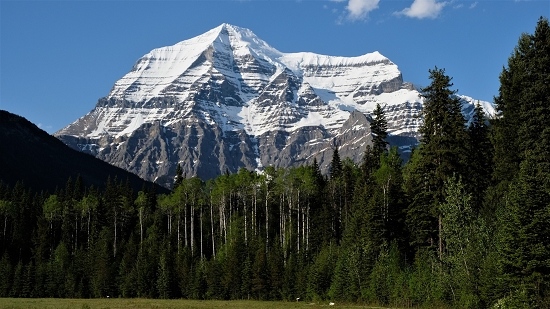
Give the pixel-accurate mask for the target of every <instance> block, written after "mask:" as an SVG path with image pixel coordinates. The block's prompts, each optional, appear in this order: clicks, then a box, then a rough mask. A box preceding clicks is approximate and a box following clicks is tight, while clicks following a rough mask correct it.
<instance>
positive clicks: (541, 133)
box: [492, 17, 550, 308]
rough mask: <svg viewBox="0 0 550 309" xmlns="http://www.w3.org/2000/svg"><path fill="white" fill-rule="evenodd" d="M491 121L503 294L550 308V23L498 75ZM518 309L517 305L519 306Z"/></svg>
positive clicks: (524, 40)
mask: <svg viewBox="0 0 550 309" xmlns="http://www.w3.org/2000/svg"><path fill="white" fill-rule="evenodd" d="M500 83H501V85H500V89H499V95H498V96H497V97H495V103H496V105H497V110H498V112H499V115H498V117H497V118H496V119H494V120H492V124H493V128H494V130H493V134H492V141H493V144H494V148H495V156H494V162H495V171H494V174H493V179H494V180H495V182H497V183H496V185H495V191H496V193H494V194H493V195H494V196H496V197H494V198H493V200H494V204H495V205H496V207H500V208H497V213H498V214H499V217H500V220H499V225H498V231H499V234H500V237H499V239H500V241H499V243H498V248H497V249H498V253H499V256H500V259H499V261H498V265H499V268H500V272H501V274H500V276H499V278H500V279H501V282H502V285H501V286H500V289H501V290H500V297H505V299H506V300H507V301H509V302H511V303H515V304H520V303H521V304H522V306H523V307H531V308H536V307H539V308H546V307H548V306H550V300H549V299H550V295H549V286H548V284H547V282H549V281H550V277H549V276H550V269H549V268H550V266H549V265H550V264H549V262H548V261H549V260H550V256H549V255H548V252H550V248H549V243H550V242H549V241H548V239H549V238H550V227H549V225H548V222H549V221H550V218H549V214H550V181H549V180H548V179H549V175H550V159H549V158H550V25H549V23H548V19H547V18H542V17H541V18H540V19H539V21H538V23H537V26H536V28H535V32H534V34H526V33H525V34H522V35H521V37H520V39H519V41H518V45H517V46H516V47H515V48H514V51H513V53H512V55H511V56H510V58H509V59H508V67H506V68H503V70H502V73H501V75H500ZM518 306H519V305H518Z"/></svg>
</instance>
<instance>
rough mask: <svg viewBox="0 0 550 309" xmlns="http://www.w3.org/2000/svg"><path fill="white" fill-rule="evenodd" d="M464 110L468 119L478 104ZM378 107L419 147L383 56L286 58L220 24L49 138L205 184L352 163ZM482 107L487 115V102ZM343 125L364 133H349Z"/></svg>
mask: <svg viewBox="0 0 550 309" xmlns="http://www.w3.org/2000/svg"><path fill="white" fill-rule="evenodd" d="M461 99H462V100H463V103H464V104H463V113H464V114H465V115H466V116H467V117H468V116H470V114H471V113H472V112H473V106H474V102H475V100H474V99H472V98H470V97H466V96H461ZM377 103H379V104H381V106H383V107H384V109H385V111H386V116H387V118H388V124H389V132H390V134H391V135H392V137H393V139H392V141H393V142H394V143H395V144H399V145H400V146H403V148H402V149H404V150H406V149H408V148H410V147H408V146H410V145H411V143H413V144H414V143H416V142H417V138H418V127H419V125H420V121H421V120H420V119H419V118H417V117H414V116H415V115H417V114H419V113H420V111H421V108H422V99H421V98H420V96H419V92H418V91H417V89H416V88H415V87H414V86H413V85H412V84H411V83H406V82H403V79H402V75H401V72H400V71H399V70H398V67H397V65H395V64H394V63H393V62H391V61H390V60H389V59H388V58H386V57H384V56H383V55H381V54H380V53H378V52H373V53H369V54H365V55H362V56H358V57H336V56H326V55H319V54H314V53H309V52H300V53H283V52H280V51H278V50H276V49H275V48H273V47H271V46H269V45H268V44H267V43H266V42H264V41H263V40H261V39H260V38H258V37H257V36H256V35H255V34H254V33H253V32H252V31H250V30H248V29H244V28H239V27H236V26H233V25H229V24H222V25H220V26H218V27H216V28H214V29H212V30H210V31H208V32H206V33H204V34H202V35H199V36H197V37H194V38H191V39H189V40H185V41H182V42H180V43H177V44H175V45H172V46H167V47H162V48H157V49H154V50H152V51H151V52H149V53H147V54H146V55H144V56H143V57H141V58H140V59H139V60H138V61H137V62H136V63H135V65H134V66H133V68H132V70H131V71H130V72H128V73H127V74H126V75H125V76H123V77H122V78H121V79H120V80H118V81H117V82H116V83H115V85H114V86H113V88H112V90H111V91H110V93H109V94H108V95H107V96H106V97H104V98H101V99H100V100H99V101H98V103H97V104H96V107H95V108H94V110H92V111H91V112H90V113H89V114H87V115H85V116H84V117H82V118H80V119H78V120H77V121H75V122H74V123H72V124H70V125H68V126H67V127H65V128H63V129H62V130H60V131H59V132H57V133H56V134H55V135H56V136H58V137H59V138H60V139H61V140H63V141H64V142H65V143H67V144H69V145H70V146H72V147H74V148H77V149H80V150H82V151H86V152H89V153H91V154H94V155H96V156H98V157H100V158H102V159H104V160H106V161H108V162H111V163H113V164H115V165H118V166H120V167H123V168H126V169H128V170H131V171H133V172H136V173H138V174H140V176H142V177H144V178H146V179H151V180H152V179H155V178H157V177H162V176H163V175H165V174H170V173H172V174H173V171H174V170H175V166H176V165H177V164H178V163H183V165H185V167H186V169H184V170H185V171H186V172H187V173H188V174H196V175H199V176H203V177H213V176H215V175H217V174H219V173H220V172H223V171H225V169H226V168H228V169H230V170H233V171H234V170H237V169H238V168H240V167H246V168H249V169H256V168H261V167H262V166H268V165H275V166H290V165H298V164H303V163H307V162H310V161H311V160H313V158H314V157H315V158H317V159H318V161H319V162H320V163H321V166H324V167H326V166H327V164H328V161H329V158H328V157H326V155H325V151H326V150H329V149H331V147H334V146H335V145H340V146H341V147H342V148H345V147H343V146H342V145H346V147H348V148H346V149H343V151H344V153H343V155H347V156H349V157H352V158H355V159H359V158H360V156H361V154H362V150H364V147H365V146H366V143H368V142H369V139H370V128H369V126H368V121H366V120H367V119H368V115H369V113H370V112H372V110H373V109H374V108H375V106H376V104H377ZM481 104H482V106H483V107H484V109H485V111H486V113H487V114H488V115H493V114H494V108H493V106H492V104H491V103H489V102H481ZM357 112H359V114H357ZM351 119H353V120H354V123H362V124H363V129H362V130H363V131H361V130H359V131H358V130H351V127H354V126H357V125H356V124H355V125H352V124H351V123H350V121H351ZM161 128H162V129H161ZM342 132H346V133H342ZM151 134H157V135H158V136H156V137H154V138H153V136H152V135H151ZM201 134H202V135H201ZM205 136H210V138H211V139H210V140H207V139H204V138H205ZM132 143H133V147H134V148H132V149H129V148H128V147H130V146H128V145H129V144H132ZM210 144H211V145H210ZM137 145H139V147H137V148H136V146H137ZM201 147H202V148H201ZM159 148H162V149H160V150H159ZM201 149H203V150H208V151H210V153H205V152H203V151H201ZM123 151H125V153H122V152H123ZM212 151H214V152H215V153H212ZM346 151H347V153H346ZM145 153H146V154H145ZM141 154H143V157H140V160H141V161H139V160H136V157H139V156H140V155H141ZM154 158H156V159H154ZM138 161H139V162H138ZM142 161H143V162H142ZM145 161H147V162H145ZM148 161H151V162H153V163H154V164H152V163H150V162H148ZM156 162H162V163H156ZM159 164H160V165H161V166H158V165H159ZM163 173H164V174H163Z"/></svg>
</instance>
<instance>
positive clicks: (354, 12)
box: [346, 0, 380, 19]
mask: <svg viewBox="0 0 550 309" xmlns="http://www.w3.org/2000/svg"><path fill="white" fill-rule="evenodd" d="M379 2H380V0H349V2H348V6H347V7H346V10H348V13H349V18H350V19H363V18H365V17H367V14H368V13H369V12H370V11H373V10H375V9H377V8H378V3H379Z"/></svg>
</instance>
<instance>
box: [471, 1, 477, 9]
mask: <svg viewBox="0 0 550 309" xmlns="http://www.w3.org/2000/svg"><path fill="white" fill-rule="evenodd" d="M476 6H477V1H476V2H474V3H472V4H471V5H470V9H473V8H475V7H476Z"/></svg>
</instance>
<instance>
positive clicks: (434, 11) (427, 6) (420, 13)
mask: <svg viewBox="0 0 550 309" xmlns="http://www.w3.org/2000/svg"><path fill="white" fill-rule="evenodd" d="M447 4H448V2H436V0H414V2H413V4H412V5H411V7H410V8H406V9H404V10H403V11H400V12H396V14H398V15H405V16H408V17H411V18H418V19H423V18H436V17H437V16H439V13H441V10H442V9H443V7H444V6H445V5H447Z"/></svg>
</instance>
